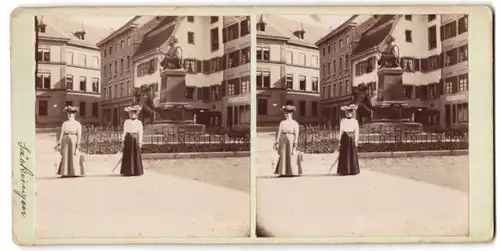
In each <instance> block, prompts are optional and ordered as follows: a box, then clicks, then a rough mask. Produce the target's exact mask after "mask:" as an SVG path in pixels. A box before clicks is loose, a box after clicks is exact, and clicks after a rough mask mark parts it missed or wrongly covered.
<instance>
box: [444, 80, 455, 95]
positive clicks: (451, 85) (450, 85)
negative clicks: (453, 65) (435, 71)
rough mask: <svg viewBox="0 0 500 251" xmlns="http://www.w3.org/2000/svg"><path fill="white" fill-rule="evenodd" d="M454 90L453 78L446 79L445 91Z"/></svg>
mask: <svg viewBox="0 0 500 251" xmlns="http://www.w3.org/2000/svg"><path fill="white" fill-rule="evenodd" d="M452 92H453V83H452V82H451V78H448V79H446V82H445V84H444V93H452Z"/></svg>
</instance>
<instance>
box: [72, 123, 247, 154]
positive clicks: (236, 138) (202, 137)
mask: <svg viewBox="0 0 500 251" xmlns="http://www.w3.org/2000/svg"><path fill="white" fill-rule="evenodd" d="M122 132H123V131H122V128H121V127H84V128H82V139H81V142H80V148H81V151H82V152H85V153H87V154H112V153H116V152H118V151H119V150H120V149H121V137H122ZM228 151H250V135H249V134H247V133H243V132H242V133H234V132H233V133H228V132H224V133H220V132H218V131H208V130H206V131H191V130H186V128H184V127H171V128H166V129H164V130H162V131H161V132H155V131H147V130H145V131H144V134H143V147H142V152H143V153H179V152H228Z"/></svg>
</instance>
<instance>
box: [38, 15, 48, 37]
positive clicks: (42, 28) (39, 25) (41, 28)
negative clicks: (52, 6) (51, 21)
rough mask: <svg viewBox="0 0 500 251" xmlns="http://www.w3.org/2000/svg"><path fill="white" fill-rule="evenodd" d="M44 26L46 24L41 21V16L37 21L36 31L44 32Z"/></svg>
mask: <svg viewBox="0 0 500 251" xmlns="http://www.w3.org/2000/svg"><path fill="white" fill-rule="evenodd" d="M45 28H47V25H46V24H45V23H44V22H43V17H41V18H40V22H39V23H38V32H40V33H45Z"/></svg>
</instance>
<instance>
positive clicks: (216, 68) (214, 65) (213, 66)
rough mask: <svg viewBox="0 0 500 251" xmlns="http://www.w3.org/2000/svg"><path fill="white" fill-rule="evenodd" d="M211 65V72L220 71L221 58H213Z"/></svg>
mask: <svg viewBox="0 0 500 251" xmlns="http://www.w3.org/2000/svg"><path fill="white" fill-rule="evenodd" d="M238 52H239V51H238ZM238 54H239V53H238ZM210 66H211V72H217V71H219V59H218V58H212V59H210Z"/></svg>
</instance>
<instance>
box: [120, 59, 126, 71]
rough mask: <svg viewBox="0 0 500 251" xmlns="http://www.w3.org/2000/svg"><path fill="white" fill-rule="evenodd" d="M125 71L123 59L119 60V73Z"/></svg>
mask: <svg viewBox="0 0 500 251" xmlns="http://www.w3.org/2000/svg"><path fill="white" fill-rule="evenodd" d="M124 70H125V59H123V58H122V59H120V72H123V71H124Z"/></svg>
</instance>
